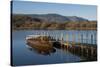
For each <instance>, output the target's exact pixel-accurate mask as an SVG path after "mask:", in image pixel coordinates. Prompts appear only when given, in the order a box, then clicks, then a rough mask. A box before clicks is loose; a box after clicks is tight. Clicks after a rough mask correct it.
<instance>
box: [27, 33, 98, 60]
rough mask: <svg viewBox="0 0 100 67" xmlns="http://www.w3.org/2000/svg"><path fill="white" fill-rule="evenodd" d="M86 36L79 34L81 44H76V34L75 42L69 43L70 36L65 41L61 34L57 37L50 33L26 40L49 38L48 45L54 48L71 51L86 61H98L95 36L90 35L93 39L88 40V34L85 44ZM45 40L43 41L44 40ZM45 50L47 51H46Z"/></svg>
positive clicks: (33, 36)
mask: <svg viewBox="0 0 100 67" xmlns="http://www.w3.org/2000/svg"><path fill="white" fill-rule="evenodd" d="M83 35H84V34H79V38H80V39H79V41H80V42H76V41H75V40H76V39H75V38H76V36H75V35H74V33H73V34H72V37H73V38H72V39H73V41H68V39H69V35H67V34H66V41H64V38H63V37H64V35H63V34H61V36H59V37H60V38H59V37H57V36H55V37H54V36H52V35H51V34H49V33H47V34H46V33H44V32H43V35H41V34H40V35H29V36H28V37H27V38H26V40H28V39H30V38H37V37H39V36H43V37H49V39H50V40H48V43H49V44H50V45H51V44H52V46H57V47H60V48H61V49H64V50H66V51H69V52H70V53H72V54H74V55H77V56H80V57H82V58H85V59H86V61H96V60H97V44H96V43H94V35H90V36H91V38H88V35H89V34H86V41H85V42H84V37H83ZM87 39H90V41H91V43H89V42H88V40H87ZM42 40H43V39H42ZM52 46H51V47H50V49H51V48H52ZM44 50H45V49H44Z"/></svg>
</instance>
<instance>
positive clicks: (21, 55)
mask: <svg viewBox="0 0 100 67" xmlns="http://www.w3.org/2000/svg"><path fill="white" fill-rule="evenodd" d="M44 32H45V33H44ZM37 34H38V35H39V34H42V35H50V36H53V37H54V38H56V39H60V36H61V34H63V40H64V41H73V37H72V36H73V35H75V37H74V38H75V39H74V41H75V42H82V43H89V44H96V39H97V32H96V31H93V30H90V31H65V30H61V31H58V30H56V31H43V30H41V31H37V30H30V31H24V30H23V31H14V32H13V33H12V40H13V41H12V50H13V52H12V55H13V57H12V61H13V65H38V64H54V63H67V62H76V61H81V60H82V59H83V58H80V57H79V56H76V55H73V54H71V53H70V52H68V51H64V50H61V49H57V48H55V50H56V51H55V52H52V53H51V54H49V55H43V54H40V53H38V52H37V51H35V50H34V49H31V48H30V47H28V46H27V44H26V42H25V38H26V36H27V35H37ZM91 36H92V37H91ZM67 37H68V38H67Z"/></svg>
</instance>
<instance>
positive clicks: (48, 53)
mask: <svg viewBox="0 0 100 67" xmlns="http://www.w3.org/2000/svg"><path fill="white" fill-rule="evenodd" d="M28 49H29V50H30V51H33V52H34V51H35V52H36V53H37V54H41V55H51V54H52V53H55V52H56V49H55V48H53V49H52V50H50V51H49V50H47V51H43V50H41V51H40V50H38V49H34V48H32V47H28Z"/></svg>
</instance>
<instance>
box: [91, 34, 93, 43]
mask: <svg viewBox="0 0 100 67" xmlns="http://www.w3.org/2000/svg"><path fill="white" fill-rule="evenodd" d="M91 44H93V35H92V34H91Z"/></svg>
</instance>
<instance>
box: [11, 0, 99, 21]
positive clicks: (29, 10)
mask: <svg viewBox="0 0 100 67" xmlns="http://www.w3.org/2000/svg"><path fill="white" fill-rule="evenodd" d="M12 13H13V14H49V13H53V14H60V15H64V16H78V17H83V18H86V19H88V20H97V6H95V5H79V4H58V3H45V2H28V1H13V3H12Z"/></svg>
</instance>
